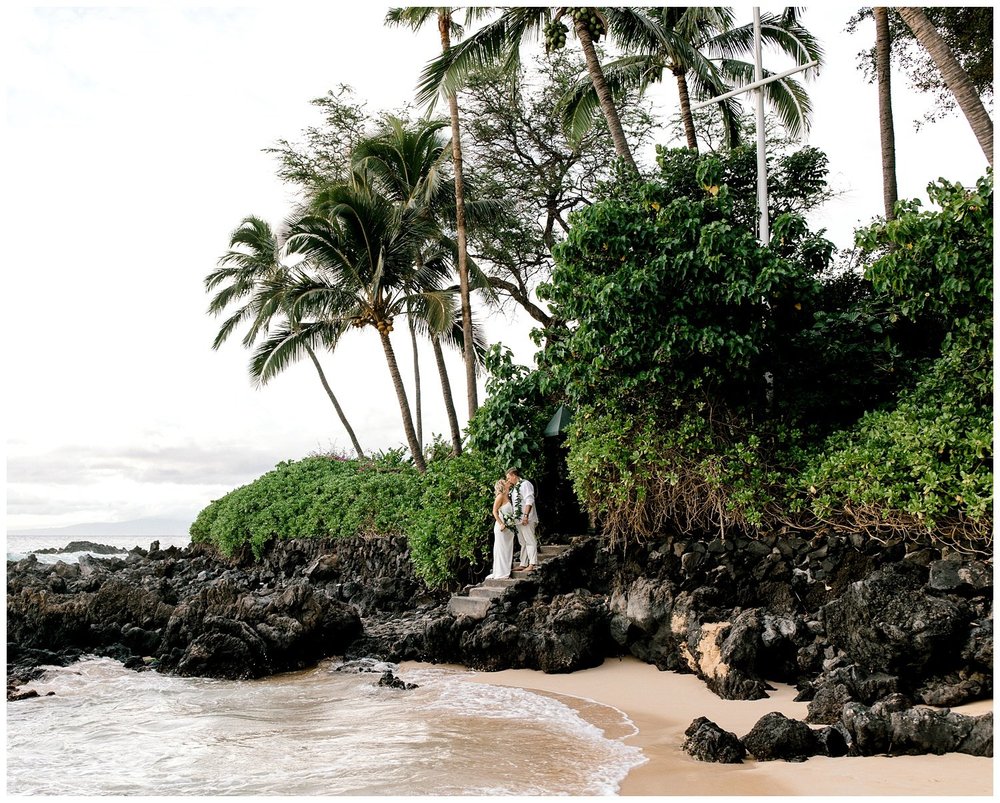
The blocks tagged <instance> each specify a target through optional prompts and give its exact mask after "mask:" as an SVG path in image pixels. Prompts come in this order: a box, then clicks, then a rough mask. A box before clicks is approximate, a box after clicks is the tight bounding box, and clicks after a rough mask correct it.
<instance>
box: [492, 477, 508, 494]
mask: <svg viewBox="0 0 1000 803" xmlns="http://www.w3.org/2000/svg"><path fill="white" fill-rule="evenodd" d="M506 492H507V481H506V480H497V481H496V484H495V485H494V486H493V493H495V494H496V495H497V496H500V494H502V493H506Z"/></svg>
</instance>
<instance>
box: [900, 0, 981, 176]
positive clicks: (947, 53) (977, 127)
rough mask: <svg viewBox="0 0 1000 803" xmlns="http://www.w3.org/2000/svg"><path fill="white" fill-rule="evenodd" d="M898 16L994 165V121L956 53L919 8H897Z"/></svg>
mask: <svg viewBox="0 0 1000 803" xmlns="http://www.w3.org/2000/svg"><path fill="white" fill-rule="evenodd" d="M897 11H898V12H899V16H901V17H902V18H903V21H904V22H905V23H906V24H907V25H908V26H909V28H910V30H912V31H913V35H914V36H915V37H916V38H917V41H918V42H920V44H921V45H923V46H924V48H925V49H926V50H927V52H928V53H929V54H930V56H931V58H932V59H934V63H935V64H936V65H937V68H938V70H940V71H941V77H942V78H943V79H944V82H945V84H947V86H948V89H950V90H951V92H952V94H953V95H954V96H955V101H956V102H957V103H958V106H959V108H960V109H961V110H962V113H963V114H964V115H965V119H966V120H968V122H969V126H970V127H971V128H972V132H973V133H974V134H975V135H976V139H977V140H978V141H979V147H981V148H982V149H983V153H984V154H985V156H986V161H988V162H989V163H990V166H992V165H993V121H992V120H991V119H990V116H989V114H987V112H986V108H985V107H984V106H983V102H982V100H980V98H979V93H978V92H977V91H976V87H975V84H973V82H972V80H971V79H970V78H969V74H968V73H967V72H966V71H965V70H964V69H963V68H962V65H961V64H960V63H959V61H958V59H956V58H955V54H954V53H952V51H951V48H950V47H948V43H947V42H945V40H944V39H943V38H942V37H941V35H940V34H939V33H938V32H937V29H936V28H935V27H934V24H933V23H932V22H931V21H930V20H929V19H927V15H926V14H924V12H923V10H922V9H920V8H898V9H897Z"/></svg>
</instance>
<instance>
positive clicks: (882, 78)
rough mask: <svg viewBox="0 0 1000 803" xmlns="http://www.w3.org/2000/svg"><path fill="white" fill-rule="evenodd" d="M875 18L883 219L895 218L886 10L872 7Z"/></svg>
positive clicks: (892, 135) (887, 17) (894, 143)
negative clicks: (883, 203)
mask: <svg viewBox="0 0 1000 803" xmlns="http://www.w3.org/2000/svg"><path fill="white" fill-rule="evenodd" d="M872 12H873V13H874V15H875V72H876V74H877V76H878V120H879V131H880V133H881V139H882V198H883V200H884V202H885V219H886V220H892V219H893V218H894V217H895V216H896V215H895V211H894V208H895V206H896V199H897V190H896V133H895V130H894V129H893V125H892V89H891V84H890V81H889V68H890V64H889V47H890V45H891V44H892V40H891V39H890V34H889V10H888V9H887V8H884V7H879V6H876V7H875V8H873V9H872Z"/></svg>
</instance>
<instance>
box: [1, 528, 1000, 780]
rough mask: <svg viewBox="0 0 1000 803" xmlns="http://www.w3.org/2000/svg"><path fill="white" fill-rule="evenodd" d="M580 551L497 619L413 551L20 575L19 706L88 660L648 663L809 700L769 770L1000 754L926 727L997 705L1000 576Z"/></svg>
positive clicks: (861, 561)
mask: <svg viewBox="0 0 1000 803" xmlns="http://www.w3.org/2000/svg"><path fill="white" fill-rule="evenodd" d="M565 540H566V542H567V543H566V546H567V548H566V549H563V550H550V555H549V556H548V557H547V559H546V560H545V562H544V563H543V564H542V565H541V566H540V568H539V569H538V570H537V571H535V572H532V573H531V574H529V575H527V576H525V577H523V578H520V579H517V580H516V581H515V582H508V583H501V584H500V585H499V586H498V587H497V588H496V589H494V590H493V591H490V592H489V593H488V594H486V595H484V596H483V599H485V603H476V608H477V610H476V613H477V614H481V618H479V617H478V616H469V615H465V614H464V613H463V612H462V611H461V610H460V609H457V608H456V606H455V605H454V604H452V605H450V606H449V595H448V594H447V593H438V592H431V591H429V590H428V589H426V588H425V587H424V586H423V584H422V583H421V582H420V581H419V579H418V578H417V577H416V576H415V575H414V573H413V570H412V567H411V564H410V560H409V555H408V552H407V546H406V541H405V539H403V538H354V539H343V540H338V541H332V540H326V539H313V540H305V541H277V542H274V543H272V544H271V545H269V547H268V549H267V550H266V552H265V556H264V558H263V560H261V561H260V562H255V561H254V560H253V557H252V555H251V554H250V553H249V551H248V550H247V551H245V552H242V553H240V554H238V555H236V556H234V557H233V558H232V559H225V558H222V557H221V556H219V555H218V554H217V553H215V552H214V551H213V550H212V549H209V548H207V547H203V546H194V547H191V548H188V549H184V550H178V549H176V548H171V549H168V550H160V549H159V548H158V547H157V546H155V545H154V548H152V549H150V550H149V552H148V553H146V552H145V551H143V550H132V551H131V552H129V553H128V554H127V555H126V556H125V557H124V558H122V557H109V558H106V559H103V558H102V559H99V558H94V557H84V558H83V559H82V560H81V561H80V562H79V564H70V565H67V564H63V563H57V564H54V565H43V564H40V563H38V562H37V561H35V560H34V559H32V558H28V559H26V560H23V561H20V562H17V563H9V564H8V572H7V578H8V598H7V627H8V696H9V697H10V695H11V693H12V690H13V693H15V694H17V693H18V691H17V686H18V685H19V683H22V682H24V681H25V680H27V679H30V677H31V676H32V673H33V672H34V671H36V667H37V666H39V665H41V664H47V663H66V662H69V661H72V660H76V659H77V658H78V657H79V656H80V655H81V654H84V653H96V654H101V655H109V656H111V657H114V658H118V659H119V660H122V661H123V662H125V663H126V665H127V666H131V667H134V668H136V669H144V668H155V669H158V670H159V671H166V672H176V673H180V674H197V675H205V676H212V677H257V676H260V675H263V674H268V673H272V672H279V671H284V670H287V669H294V668H298V667H302V666H307V665H309V664H310V663H312V662H315V661H316V660H319V659H320V658H323V657H326V656H333V655H340V656H344V657H345V658H347V659H352V658H353V659H361V658H365V657H378V658H380V659H383V660H387V661H394V662H395V661H400V660H407V659H413V660H422V661H430V662H455V663H461V664H464V665H466V666H469V667H472V668H476V669H482V670H497V669H503V668H510V667H527V668H534V669H541V670H542V671H545V672H572V671H575V670H577V669H582V668H586V667H591V666H596V665H598V664H600V663H601V662H602V661H603V660H604V659H605V658H606V657H608V656H613V655H622V654H631V655H634V656H636V657H638V658H640V659H642V660H644V661H647V662H649V663H653V664H655V665H656V666H657V667H659V668H660V669H664V670H667V669H669V670H674V671H679V672H690V673H694V674H696V675H698V676H699V677H700V678H701V679H702V680H703V681H704V682H705V683H706V684H707V685H708V687H709V688H710V689H712V690H713V691H714V692H715V693H716V694H718V695H719V696H720V697H722V698H725V699H759V698H763V697H766V696H767V693H768V691H769V690H770V688H771V687H770V686H769V685H768V681H781V682H787V683H792V684H796V685H797V687H798V689H799V696H798V698H797V699H799V700H802V701H807V702H808V703H809V709H808V716H807V720H808V724H806V723H794V722H792V721H789V720H785V719H784V718H782V719H781V720H779V719H777V718H775V717H772V719H771V720H768V721H767V722H763V723H758V725H759V727H756V728H755V729H754V731H752V732H751V734H747V736H745V737H744V740H743V743H744V746H745V749H747V750H748V751H749V752H750V753H751V754H752V755H754V756H755V757H757V758H758V759H762V758H785V759H789V758H792V759H799V758H802V757H805V756H807V755H815V754H822V755H829V756H835V755H843V754H845V753H849V754H850V755H870V754H872V753H873V752H907V751H918V752H937V751H945V750H948V751H951V750H958V751H963V752H973V753H975V754H977V755H982V754H984V753H985V754H991V751H992V716H987V717H979V718H969V717H962V716H960V715H958V714H955V713H953V712H948V711H943V712H942V711H930V709H926V708H915V707H914V706H915V705H920V704H924V705H937V706H954V705H958V704H961V703H964V702H967V701H971V700H976V699H983V698H988V697H990V696H991V695H992V691H993V687H992V662H993V631H992V624H993V607H992V565H991V564H990V563H987V562H984V561H979V560H971V559H967V558H963V557H961V556H958V555H955V554H947V553H942V552H941V551H940V550H936V549H931V548H929V547H927V546H926V545H924V546H920V545H917V544H915V543H909V544H907V543H903V542H901V543H896V544H890V545H884V544H880V543H862V542H860V540H858V539H854V540H852V539H851V538H843V537H837V536H832V535H829V536H818V537H816V538H814V539H812V540H810V541H805V540H803V539H800V538H796V537H794V536H783V537H778V536H773V537H769V538H763V539H759V540H752V539H749V538H745V537H742V536H738V535H737V536H730V537H727V538H725V539H723V538H716V539H713V540H710V541H707V542H706V541H701V540H699V539H682V538H676V537H670V536H667V537H665V538H664V539H662V540H661V541H658V542H655V543H645V544H632V545H630V546H628V547H627V548H626V549H625V550H624V551H620V552H613V551H610V550H608V549H606V548H604V546H603V545H602V544H601V542H600V541H599V540H598V539H595V538H592V537H584V536H577V537H571V538H566V539H565ZM12 679H13V685H12V683H11V680H12ZM387 682H390V681H388V680H387ZM929 711H930V713H928V712H929ZM810 725H812V726H813V727H811V728H810ZM821 726H823V727H821ZM688 737H689V741H690V742H691V750H692V751H695V752H697V753H698V754H699V757H700V758H701V757H703V756H704V757H705V758H704V760H732V758H733V756H735V755H736V754H737V753H738V750H737V749H736V748H735V746H734V745H733V743H732V742H731V740H728V738H726V739H724V738H723V737H722V735H720V734H719V733H718V732H717V728H715V729H714V730H713V726H712V723H707V722H702V723H700V725H699V727H697V728H695V729H694V731H693V732H692V733H690V734H688ZM810 737H811V738H810ZM734 738H735V737H734ZM747 740H749V741H747ZM977 751H979V752H977ZM987 751H989V752H987ZM712 755H716V756H717V758H715V759H713V758H710V757H709V756H712Z"/></svg>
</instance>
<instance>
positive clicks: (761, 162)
mask: <svg viewBox="0 0 1000 803" xmlns="http://www.w3.org/2000/svg"><path fill="white" fill-rule="evenodd" d="M760 49H761V46H760V6H754V7H753V57H754V65H753V75H754V82H755V83H759V82H760V81H763V80H764V67H763V64H762V63H761V55H760ZM754 92H756V93H757V209H758V210H759V212H760V233H759V239H760V241H761V243H762V244H764V245H767V244H768V242H770V240H771V227H770V221H769V220H768V214H767V151H766V149H765V147H764V87H763V86H760V85H758V87H757V89H755V90H754Z"/></svg>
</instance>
